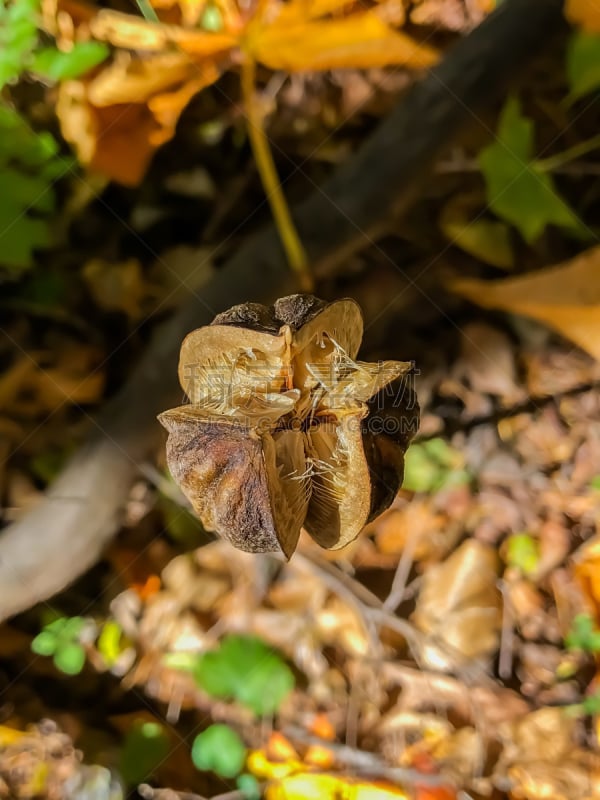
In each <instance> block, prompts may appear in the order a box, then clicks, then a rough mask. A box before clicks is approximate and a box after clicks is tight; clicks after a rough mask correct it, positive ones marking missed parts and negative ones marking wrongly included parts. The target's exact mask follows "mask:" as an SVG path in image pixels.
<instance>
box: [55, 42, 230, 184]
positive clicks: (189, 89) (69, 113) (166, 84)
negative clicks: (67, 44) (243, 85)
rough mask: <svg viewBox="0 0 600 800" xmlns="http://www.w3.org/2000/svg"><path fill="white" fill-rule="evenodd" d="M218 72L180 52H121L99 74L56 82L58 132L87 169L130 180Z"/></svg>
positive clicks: (136, 177)
mask: <svg viewBox="0 0 600 800" xmlns="http://www.w3.org/2000/svg"><path fill="white" fill-rule="evenodd" d="M218 76H219V70H218V69H217V67H216V66H215V65H214V64H213V63H207V64H205V65H202V66H201V67H200V66H198V65H195V64H194V63H193V62H192V61H190V59H189V57H188V56H186V55H185V54H181V53H166V54H159V55H156V56H151V57H148V58H144V59H141V58H138V57H136V56H130V55H129V54H128V53H121V54H119V56H118V57H117V58H116V59H115V60H114V61H113V62H112V64H110V65H109V66H108V67H106V68H105V69H104V70H103V71H102V72H101V73H100V74H99V75H97V76H95V77H92V78H91V79H86V80H77V81H65V82H63V83H61V84H60V86H59V89H58V99H57V104H56V113H57V116H58V119H59V121H60V125H61V130H62V134H63V136H64V137H65V139H66V140H67V141H68V142H69V144H71V145H72V146H73V148H74V149H75V151H76V153H77V157H78V158H79V160H80V161H81V163H83V164H85V165H86V166H87V167H88V168H89V169H90V170H91V171H95V172H100V173H102V174H103V175H106V176H107V177H109V178H111V179H113V180H116V181H119V182H120V183H123V184H124V185H126V186H135V185H136V184H138V183H139V182H140V180H141V179H142V177H143V176H144V173H145V172H146V169H147V168H148V165H149V163H150V160H151V158H152V156H153V155H154V152H155V151H156V149H157V148H158V147H160V145H161V144H164V143H165V142H167V141H168V140H169V139H170V138H171V137H172V136H173V134H174V133H175V126H176V124H177V120H178V119H179V116H180V114H181V112H182V111H183V109H184V108H185V107H186V105H187V104H188V103H189V101H190V100H191V98H192V97H193V96H194V95H195V94H197V93H198V92H199V91H200V90H201V89H203V88H204V87H205V86H208V85H209V84H211V83H213V82H214V81H215V80H216V79H217V77H218Z"/></svg>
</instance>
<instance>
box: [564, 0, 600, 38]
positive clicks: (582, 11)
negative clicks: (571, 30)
mask: <svg viewBox="0 0 600 800" xmlns="http://www.w3.org/2000/svg"><path fill="white" fill-rule="evenodd" d="M565 16H566V17H567V19H568V20H569V22H571V23H573V25H581V26H582V27H583V28H584V29H585V30H587V31H591V32H592V33H600V3H598V0H567V2H566V3H565Z"/></svg>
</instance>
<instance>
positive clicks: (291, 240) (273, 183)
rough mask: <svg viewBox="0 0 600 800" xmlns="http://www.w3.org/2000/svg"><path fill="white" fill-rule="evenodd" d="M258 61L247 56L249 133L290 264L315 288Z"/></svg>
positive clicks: (244, 88)
mask: <svg viewBox="0 0 600 800" xmlns="http://www.w3.org/2000/svg"><path fill="white" fill-rule="evenodd" d="M255 76H256V63H255V62H254V60H253V59H252V57H251V56H249V55H246V57H245V58H244V61H243V64H242V97H243V99H244V105H245V107H246V115H247V119H248V135H249V137H250V144H251V145H252V152H253V154H254V160H255V162H256V167H257V169H258V174H259V175H260V179H261V181H262V184H263V187H264V190H265V194H266V195H267V200H268V201H269V205H270V206H271V211H272V213H273V218H274V220H275V225H276V226H277V230H278V232H279V236H280V238H281V243H282V245H283V249H284V250H285V254H286V258H287V260H288V263H289V265H290V267H291V268H292V269H293V270H294V271H295V272H296V273H297V274H298V278H299V281H300V287H301V288H302V290H303V291H305V292H310V291H312V290H313V286H314V281H313V277H312V275H311V273H310V270H309V268H308V261H307V257H306V252H305V250H304V247H303V246H302V242H301V241H300V237H299V236H298V232H297V230H296V227H295V225H294V222H293V220H292V216H291V214H290V210H289V208H288V204H287V202H286V199H285V196H284V194H283V192H282V190H281V183H280V182H279V176H278V175H277V169H276V167H275V162H274V161H273V154H272V152H271V148H270V146H269V140H268V139H267V135H266V134H265V131H264V128H263V124H262V118H261V113H260V109H259V107H258V104H257V102H256V95H255Z"/></svg>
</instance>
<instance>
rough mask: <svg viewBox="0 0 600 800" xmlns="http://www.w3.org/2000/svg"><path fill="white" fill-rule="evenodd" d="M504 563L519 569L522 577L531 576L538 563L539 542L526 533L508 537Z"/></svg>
mask: <svg viewBox="0 0 600 800" xmlns="http://www.w3.org/2000/svg"><path fill="white" fill-rule="evenodd" d="M506 562H507V564H509V566H511V567H516V568H517V569H519V570H520V571H521V572H522V573H523V575H527V576H529V575H533V573H534V572H535V571H536V569H537V566H538V564H539V562H540V545H539V542H538V541H537V540H536V539H534V538H533V537H532V536H530V535H529V534H528V533H516V534H514V535H513V536H510V537H509V539H508V542H507V548H506Z"/></svg>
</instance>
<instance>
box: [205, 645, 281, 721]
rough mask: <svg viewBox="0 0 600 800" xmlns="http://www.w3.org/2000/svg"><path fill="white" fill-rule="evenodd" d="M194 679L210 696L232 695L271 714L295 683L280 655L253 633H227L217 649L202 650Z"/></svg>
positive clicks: (227, 696)
mask: <svg viewBox="0 0 600 800" xmlns="http://www.w3.org/2000/svg"><path fill="white" fill-rule="evenodd" d="M194 677H195V679H196V681H197V683H198V684H199V685H200V686H201V687H202V688H203V689H204V691H205V692H207V693H208V694H210V695H212V696H213V697H222V698H233V699H235V700H237V701H238V702H240V703H242V704H243V705H245V706H247V707H248V708H250V709H251V710H252V711H254V713H255V714H257V715H261V714H272V713H274V712H275V711H277V709H278V708H279V706H280V705H281V703H282V701H283V699H284V698H285V697H286V696H287V694H289V692H290V691H291V690H292V689H293V687H294V675H293V673H292V671H291V670H290V668H289V667H288V666H287V664H286V663H285V662H284V661H283V660H282V659H281V657H280V656H279V655H278V654H277V653H275V652H274V651H273V650H271V649H270V648H269V647H267V645H265V644H264V642H262V641H261V640H260V639H257V638H255V637H252V636H237V635H234V636H226V637H225V638H224V639H223V640H222V642H221V646H220V647H219V649H217V650H214V651H212V652H209V653H205V654H203V655H202V656H201V657H200V659H199V660H198V663H197V665H196V668H195V670H194Z"/></svg>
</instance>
